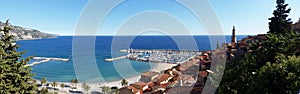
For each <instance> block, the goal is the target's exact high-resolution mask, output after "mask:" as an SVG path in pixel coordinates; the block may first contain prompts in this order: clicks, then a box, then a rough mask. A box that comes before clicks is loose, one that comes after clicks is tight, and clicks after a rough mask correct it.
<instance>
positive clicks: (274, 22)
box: [269, 0, 292, 34]
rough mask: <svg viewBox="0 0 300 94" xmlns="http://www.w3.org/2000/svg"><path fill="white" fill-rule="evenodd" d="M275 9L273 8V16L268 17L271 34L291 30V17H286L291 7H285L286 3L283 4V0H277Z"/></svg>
mask: <svg viewBox="0 0 300 94" xmlns="http://www.w3.org/2000/svg"><path fill="white" fill-rule="evenodd" d="M276 3H277V6H276V10H274V12H273V15H274V17H271V18H269V20H271V22H269V29H270V31H269V33H273V34H285V33H287V32H288V31H290V30H291V24H292V21H291V19H288V18H287V17H288V13H290V11H291V9H290V8H289V9H287V6H288V4H285V0H277V1H276Z"/></svg>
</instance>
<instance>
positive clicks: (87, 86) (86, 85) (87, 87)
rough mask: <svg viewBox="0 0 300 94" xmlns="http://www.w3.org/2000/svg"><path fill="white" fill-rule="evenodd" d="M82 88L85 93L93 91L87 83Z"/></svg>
mask: <svg viewBox="0 0 300 94" xmlns="http://www.w3.org/2000/svg"><path fill="white" fill-rule="evenodd" d="M81 87H82V88H83V90H84V91H85V92H87V93H88V92H89V90H90V89H91V87H90V86H89V85H88V84H86V83H82V85H81Z"/></svg>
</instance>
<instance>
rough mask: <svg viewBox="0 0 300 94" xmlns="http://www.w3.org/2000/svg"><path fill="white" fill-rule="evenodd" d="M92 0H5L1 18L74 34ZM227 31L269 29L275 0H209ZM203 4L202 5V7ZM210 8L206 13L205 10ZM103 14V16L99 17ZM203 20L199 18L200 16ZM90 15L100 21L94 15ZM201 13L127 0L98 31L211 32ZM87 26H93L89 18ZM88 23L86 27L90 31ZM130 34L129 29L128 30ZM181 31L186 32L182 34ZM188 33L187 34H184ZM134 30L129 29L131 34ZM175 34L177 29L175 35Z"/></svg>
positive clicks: (293, 4)
mask: <svg viewBox="0 0 300 94" xmlns="http://www.w3.org/2000/svg"><path fill="white" fill-rule="evenodd" d="M89 2H90V1H89V0H2V1H1V4H0V21H2V22H4V21H5V20H6V19H10V23H11V24H13V25H18V26H22V27H26V28H34V29H37V30H40V31H42V32H46V33H50V34H59V35H74V34H75V31H76V26H77V25H78V22H79V20H80V19H81V18H82V17H83V16H82V15H83V14H82V13H84V9H85V8H86V7H87V6H89ZM208 2H209V4H210V6H211V7H212V9H213V10H214V11H213V12H214V13H215V15H216V16H217V20H218V21H219V24H220V25H221V28H222V30H223V34H225V35H230V34H231V30H232V26H235V27H236V34H238V35H255V34H262V33H266V32H267V31H268V22H269V20H268V18H270V17H272V13H273V10H274V9H275V6H276V4H275V0H251V1H249V0H247V1H246V0H208ZM286 3H288V4H289V6H288V7H290V8H291V9H292V10H291V13H290V14H289V17H290V18H291V19H292V21H293V22H296V21H298V20H299V18H300V5H299V4H300V0H286ZM94 5H98V6H99V7H95V8H93V9H92V10H90V11H92V12H95V15H96V14H97V13H101V12H103V11H101V9H102V8H105V7H107V6H106V4H103V3H99V4H94ZM201 6H202V5H201V4H199V7H201ZM203 13H205V12H203ZM97 17H98V16H97ZM199 19H200V20H199ZM90 20H97V19H93V18H90ZM201 21H203V19H202V20H201V17H200V18H199V17H197V16H195V14H193V12H191V11H190V10H189V9H188V8H186V7H184V6H182V5H180V4H179V3H174V1H171V0H127V1H126V2H123V3H121V4H120V5H118V6H115V7H114V8H113V9H112V10H111V11H110V13H109V14H107V15H106V18H105V19H104V20H103V22H102V23H101V24H99V25H97V26H99V27H97V28H99V30H98V31H97V34H98V35H116V34H118V33H119V32H121V31H127V32H128V31H137V30H140V31H139V32H138V33H139V34H145V35H147V34H148V35H160V34H170V33H168V32H171V33H172V32H175V33H176V31H180V30H182V31H184V30H187V31H188V33H189V34H192V35H207V34H208V33H207V32H210V31H206V29H207V28H206V27H205V24H204V23H203V22H201ZM84 24H85V25H87V27H88V26H92V25H91V24H92V23H89V22H86V23H84ZM88 29H89V28H87V31H88ZM125 34H126V33H125ZM178 34H182V33H178ZM184 34H185V33H184ZM129 35H130V34H129ZM175 35H176V34H175Z"/></svg>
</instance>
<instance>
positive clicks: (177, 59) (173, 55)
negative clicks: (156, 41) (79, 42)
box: [105, 49, 202, 64]
mask: <svg viewBox="0 0 300 94" xmlns="http://www.w3.org/2000/svg"><path fill="white" fill-rule="evenodd" d="M120 52H125V53H128V54H127V55H126V56H120V57H116V58H108V59H105V61H107V62H112V61H114V60H118V59H124V58H128V59H130V60H137V61H144V62H153V63H172V64H179V63H182V62H186V61H188V60H189V59H191V58H193V57H195V56H197V55H201V54H202V52H201V51H192V50H142V49H127V50H124V49H123V50H120Z"/></svg>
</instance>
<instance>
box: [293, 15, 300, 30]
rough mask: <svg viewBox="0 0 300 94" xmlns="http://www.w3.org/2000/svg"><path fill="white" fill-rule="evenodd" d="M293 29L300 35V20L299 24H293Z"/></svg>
mask: <svg viewBox="0 0 300 94" xmlns="http://www.w3.org/2000/svg"><path fill="white" fill-rule="evenodd" d="M292 29H293V30H294V31H295V32H298V33H300V18H299V21H298V22H296V23H295V24H292Z"/></svg>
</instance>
